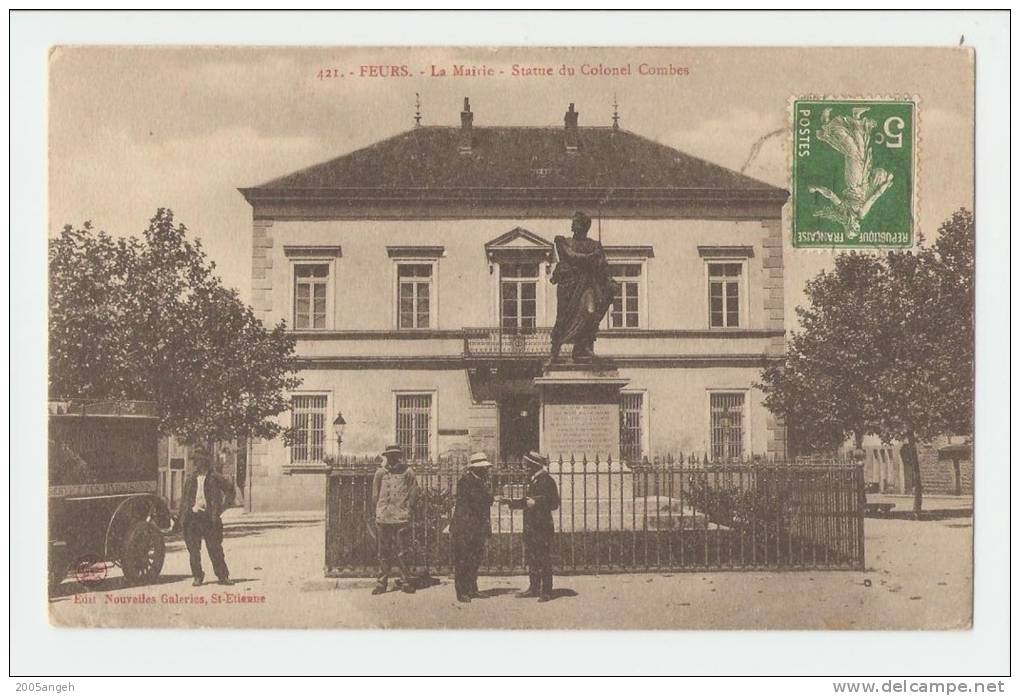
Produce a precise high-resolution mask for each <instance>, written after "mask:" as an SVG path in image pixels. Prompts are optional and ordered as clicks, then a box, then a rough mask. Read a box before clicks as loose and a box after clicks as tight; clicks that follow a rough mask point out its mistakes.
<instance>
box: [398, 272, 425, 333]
mask: <svg viewBox="0 0 1020 696" xmlns="http://www.w3.org/2000/svg"><path fill="white" fill-rule="evenodd" d="M432 297H433V292H432V264H429V263H401V264H399V265H398V266H397V328H398V329H427V328H430V327H431V325H432Z"/></svg>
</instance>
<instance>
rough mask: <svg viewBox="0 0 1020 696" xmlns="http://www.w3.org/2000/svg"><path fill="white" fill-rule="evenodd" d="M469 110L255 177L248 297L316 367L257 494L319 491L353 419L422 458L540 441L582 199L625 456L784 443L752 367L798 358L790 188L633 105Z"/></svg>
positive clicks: (260, 448)
mask: <svg viewBox="0 0 1020 696" xmlns="http://www.w3.org/2000/svg"><path fill="white" fill-rule="evenodd" d="M474 117H475V113H473V112H472V110H471V105H470V104H469V103H468V100H467V99H465V100H464V106H463V111H462V112H461V114H460V125H459V127H457V126H453V127H445V126H416V127H413V128H411V129H410V130H408V131H406V132H403V133H400V134H398V135H395V136H393V137H391V138H388V139H386V140H383V141H380V142H378V143H375V144H374V145H371V146H369V147H366V148H363V149H360V150H357V151H355V152H352V153H350V154H347V155H343V156H341V157H338V158H336V159H332V160H329V161H327V162H323V163H321V164H317V165H314V166H311V167H309V168H307V169H304V170H301V171H298V172H296V173H293V174H290V175H288V176H284V177H281V178H279V179H275V180H273V181H270V182H268V183H265V184H262V185H259V186H254V187H251V188H243V189H241V193H242V194H243V195H244V197H245V199H246V200H247V201H248V203H249V204H250V205H251V207H252V215H253V229H252V277H253V280H252V305H253V307H254V309H255V312H256V314H257V316H259V318H261V319H262V320H263V321H264V322H265V323H266V324H267V325H272V324H275V323H277V322H278V321H279V320H281V319H283V320H285V321H286V323H287V326H288V328H289V329H290V331H291V332H292V334H293V336H294V338H295V339H296V341H297V350H296V362H297V367H298V370H299V376H300V378H301V380H302V384H301V386H300V388H299V389H298V390H296V391H295V392H294V393H293V394H292V395H291V409H290V411H288V412H286V413H284V414H281V419H282V420H281V422H282V423H284V424H285V425H288V426H292V427H293V428H294V433H295V438H294V441H293V442H292V443H290V444H286V443H284V442H283V441H282V440H281V439H279V438H278V439H275V440H271V441H255V442H253V443H252V444H251V452H250V457H249V469H248V484H249V491H250V493H249V494H248V495H247V496H246V500H247V501H248V505H249V506H250V508H251V509H254V510H280V509H309V510H311V509H322V505H323V497H324V488H325V486H324V481H323V473H324V472H325V471H326V470H327V468H328V465H329V462H330V461H333V460H335V458H336V457H337V454H338V451H337V450H338V444H337V442H336V438H335V437H334V435H333V429H332V423H333V421H334V420H335V418H336V416H337V415H338V414H339V413H342V414H343V418H344V420H345V421H346V423H347V425H346V428H345V431H344V435H343V442H342V445H341V447H342V453H341V454H343V455H344V456H347V455H375V454H378V453H379V452H380V451H381V450H382V449H383V447H384V446H385V445H387V444H389V443H392V442H395V443H397V444H398V445H399V446H400V447H402V448H403V449H404V451H405V454H406V455H407V457H408V458H409V459H411V460H415V461H419V462H420V461H427V460H437V459H443V458H459V457H463V456H465V455H466V454H467V453H470V452H472V451H475V450H484V451H486V452H488V453H489V455H490V457H495V458H498V459H499V460H513V459H516V458H519V457H520V456H521V455H523V454H524V453H526V452H527V451H528V450H531V449H538V450H542V451H546V450H547V444H548V443H547V442H545V441H544V440H545V439H547V438H544V436H543V424H542V422H541V421H542V416H541V413H542V404H541V402H540V401H541V399H540V390H539V389H538V388H537V386H536V382H535V380H536V378H539V377H541V376H542V374H543V370H544V369H545V366H546V363H547V362H548V360H549V352H550V327H551V326H552V324H553V322H554V320H555V316H556V286H554V285H552V284H551V283H550V276H551V272H552V269H553V268H554V267H555V264H556V261H557V260H556V258H555V249H554V245H553V239H554V237H555V236H556V235H565V236H569V235H570V219H571V216H572V215H573V214H574V212H575V211H578V210H580V211H584V212H586V213H587V214H588V215H590V216H591V218H592V226H591V231H590V235H589V236H590V237H591V238H593V239H596V240H598V241H600V242H601V243H602V245H603V246H604V248H605V252H606V255H607V257H608V260H609V263H610V268H611V271H612V274H613V276H614V278H615V280H616V281H617V283H618V285H617V290H616V295H615V297H614V300H613V303H612V305H611V307H610V308H609V311H608V312H607V315H606V318H605V320H604V324H603V328H602V330H601V331H600V333H599V336H598V339H597V341H596V344H595V352H596V354H597V355H598V356H599V357H600V358H603V359H605V360H609V361H612V364H613V366H614V369H615V370H617V371H618V374H619V377H620V382H621V384H623V386H622V390H621V391H620V394H619V428H620V433H619V451H618V452H610V453H605V454H607V455H611V456H612V457H613V458H614V459H615V460H617V461H619V460H620V459H622V460H623V461H624V462H635V461H640V460H642V459H643V458H645V457H648V458H652V457H655V456H657V455H666V454H673V455H676V454H678V453H681V452H682V453H684V454H689V453H695V454H697V455H698V456H699V457H701V456H707V457H709V458H710V459H712V460H715V461H720V460H730V459H745V458H748V457H750V456H752V455H766V456H778V457H783V456H785V454H786V436H785V429H784V428H783V426H782V423H781V422H779V421H777V419H776V418H775V417H773V415H772V414H771V413H770V412H769V411H768V410H767V409H766V408H765V407H764V406H763V405H762V397H763V395H762V393H761V392H760V391H758V390H756V389H755V388H754V386H753V385H754V383H755V382H756V381H757V380H758V379H759V375H760V372H761V368H762V367H763V366H764V365H765V364H767V363H768V361H770V360H775V359H777V358H779V357H781V356H782V354H783V352H784V346H785V343H784V342H785V332H784V300H783V240H782V224H781V220H782V209H783V205H784V203H785V202H786V199H787V196H788V194H787V192H786V191H784V190H782V189H779V188H775V187H773V186H770V185H767V184H765V183H762V182H759V181H756V180H754V179H751V178H749V177H746V176H743V175H741V174H738V173H736V172H733V171H730V170H728V169H725V168H723V167H721V166H717V165H715V164H712V163H710V162H706V161H704V160H701V159H697V158H695V157H692V156H690V155H686V154H684V153H682V152H679V151H677V150H675V149H673V148H671V147H667V146H665V145H662V144H660V143H657V142H655V141H653V140H650V139H648V138H645V137H642V136H640V135H638V134H635V133H632V132H629V131H627V130H625V129H623V128H622V127H620V126H619V123H618V121H617V119H616V117H614V119H613V122H612V124H609V125H605V126H582V125H580V124H579V112H578V111H577V110H575V108H574V105H573V104H571V105H570V107H569V108H568V110H567V111H566V113H565V115H564V117H563V124H562V125H559V126H555V127H516V126H491V127H490V126H482V125H475V123H474ZM479 120H480V121H484V120H485V114H484V112H481V113H479ZM568 352H569V351H565V354H568ZM624 382H625V383H624ZM546 453H547V454H548V455H550V456H552V457H557V456H558V455H564V456H569V454H570V453H565V452H551V451H546Z"/></svg>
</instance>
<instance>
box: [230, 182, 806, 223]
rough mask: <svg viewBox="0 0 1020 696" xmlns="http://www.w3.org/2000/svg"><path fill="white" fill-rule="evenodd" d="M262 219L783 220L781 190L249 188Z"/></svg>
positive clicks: (249, 198) (247, 192)
mask: <svg viewBox="0 0 1020 696" xmlns="http://www.w3.org/2000/svg"><path fill="white" fill-rule="evenodd" d="M238 190H239V191H240V192H241V194H242V195H244V197H245V199H246V200H247V201H248V203H249V204H251V206H252V208H253V215H254V218H255V219H256V220H260V219H272V220H363V219H379V220H400V219H409V220H410V219H415V220H423V219H424V220H429V219H436V220H446V219H493V218H497V219H498V218H507V219H527V218H549V217H564V216H565V217H569V216H570V215H572V214H573V212H574V211H576V210H577V209H578V208H585V209H589V210H591V211H592V212H593V213H596V214H599V215H601V216H602V217H604V218H624V219H626V218H641V219H705V220H713V219H720V220H770V219H775V220H778V219H781V217H782V209H783V205H784V204H785V203H786V200H787V198H788V197H789V194H788V193H787V192H786V191H782V190H778V189H677V188H630V189H614V188H601V187H600V188H470V187H465V188H459V189H446V188H343V189H330V188H264V187H258V188H242V189H238Z"/></svg>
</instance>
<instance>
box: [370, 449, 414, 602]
mask: <svg viewBox="0 0 1020 696" xmlns="http://www.w3.org/2000/svg"><path fill="white" fill-rule="evenodd" d="M382 457H383V459H384V460H385V462H384V464H383V465H382V466H381V467H379V469H378V470H377V471H376V472H375V477H374V478H373V479H372V503H373V505H374V507H375V526H376V529H377V530H378V531H377V542H378V550H379V577H378V578H377V579H376V585H375V589H373V590H372V594H382V593H383V592H385V591H386V587H387V585H388V583H389V578H390V571H391V570H392V569H393V566H394V564H395V565H396V566H397V567H398V568H399V569H400V579H399V581H398V586H399V587H400V589H401V590H403V591H404V592H407V593H408V594H413V593H414V584H413V582H412V581H411V576H410V574H409V573H408V570H407V560H408V555H409V553H410V548H411V511H412V510H413V509H414V505H415V501H416V500H417V499H418V481H417V479H416V478H415V476H414V471H413V470H412V469H411V468H410V467H409V466H408V465H407V463H406V462H405V461H404V452H403V450H401V449H400V447H399V446H397V445H390V446H388V447H387V448H386V449H385V450H384V451H383V453H382Z"/></svg>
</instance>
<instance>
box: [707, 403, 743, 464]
mask: <svg viewBox="0 0 1020 696" xmlns="http://www.w3.org/2000/svg"><path fill="white" fill-rule="evenodd" d="M710 410H711V430H712V461H727V460H731V459H741V458H742V457H743V456H744V395H743V394H740V393H722V394H712V395H711V404H710Z"/></svg>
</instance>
